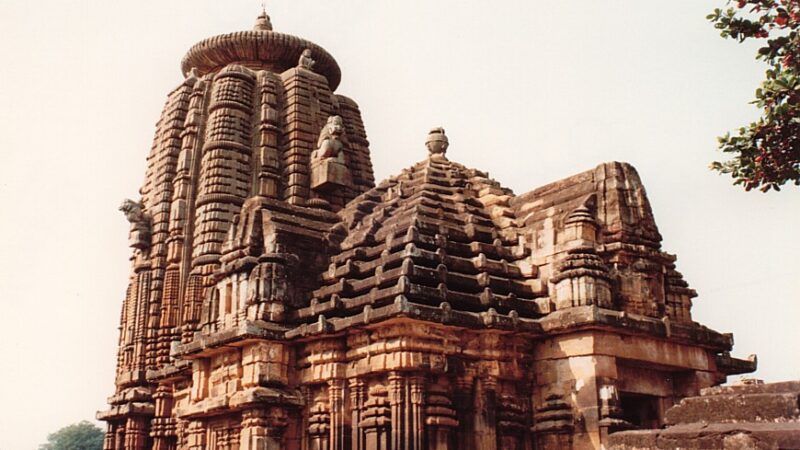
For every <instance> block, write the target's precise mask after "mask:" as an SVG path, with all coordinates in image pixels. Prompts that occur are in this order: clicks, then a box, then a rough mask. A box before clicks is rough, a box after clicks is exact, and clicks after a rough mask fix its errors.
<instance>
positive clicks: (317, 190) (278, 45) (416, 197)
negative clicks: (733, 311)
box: [98, 13, 756, 450]
mask: <svg viewBox="0 0 800 450" xmlns="http://www.w3.org/2000/svg"><path fill="white" fill-rule="evenodd" d="M182 67H183V73H184V74H185V76H186V78H185V80H184V81H183V82H182V83H181V84H179V85H178V86H177V87H176V88H175V90H173V91H172V92H171V93H170V94H169V95H168V98H167V102H166V105H165V107H164V112H163V113H162V116H161V120H160V121H159V122H158V125H157V131H156V136H155V141H154V143H153V147H152V150H151V152H150V155H149V157H148V165H147V173H146V177H145V182H144V185H143V187H142V189H141V196H142V197H141V200H140V201H131V202H130V204H129V205H128V206H129V207H130V208H129V210H130V211H131V212H132V213H131V215H129V217H133V219H134V220H132V223H133V227H134V228H135V229H136V230H140V231H138V232H137V238H136V239H132V243H131V246H132V247H134V249H135V251H134V252H132V256H131V262H132V271H131V276H130V283H129V286H128V290H127V293H126V296H125V300H124V303H123V308H122V316H121V322H120V340H119V353H118V359H117V373H116V392H115V393H114V395H113V396H112V397H110V399H109V403H110V407H109V408H108V409H107V410H106V411H103V412H100V413H98V417H99V418H100V419H102V420H104V421H106V422H107V423H108V432H107V434H106V439H105V444H104V449H106V450H122V449H125V450H144V449H157V450H200V449H225V450H257V449H258V450H264V449H309V450H344V449H348V450H368V449H369V450H372V449H376V450H382V449H392V450H423V449H430V450H445V449H495V448H497V449H520V450H521V449H529V448H532V446H535V448H538V449H560V448H601V446H602V445H605V443H606V442H607V439H608V435H609V433H612V432H615V431H619V430H624V429H633V428H652V427H658V426H660V425H662V424H663V423H664V420H665V419H664V417H665V411H666V410H667V409H668V408H669V407H670V406H672V405H673V404H675V403H677V402H678V401H680V400H681V399H682V398H684V397H687V396H692V395H697V394H698V393H699V392H700V390H701V389H703V388H708V387H711V386H715V385H717V384H720V383H721V382H723V381H725V379H726V377H727V376H728V375H731V374H738V373H746V372H750V371H753V370H755V366H756V364H755V360H754V359H750V360H742V359H736V358H733V357H731V356H730V354H729V351H730V350H731V347H732V344H733V338H732V336H731V335H729V334H721V333H718V332H716V331H713V330H711V329H709V328H706V327H704V326H702V325H700V324H698V323H696V322H694V321H693V320H692V316H691V306H692V299H693V298H694V297H696V294H695V291H694V290H692V289H690V288H689V287H688V285H687V283H686V281H684V279H683V277H682V275H681V274H680V273H679V272H678V271H677V270H676V265H675V261H676V258H675V256H673V255H670V254H669V253H665V252H664V251H662V249H661V235H660V234H659V232H658V228H657V227H656V224H655V221H654V219H653V214H652V211H651V209H650V203H649V202H648V200H647V195H646V194H645V190H644V187H643V186H642V184H641V181H640V180H639V176H638V175H637V173H636V171H635V170H634V169H633V167H631V166H630V165H628V164H624V163H617V162H611V163H604V164H600V165H598V166H597V167H595V168H594V169H591V170H587V171H584V172H581V173H579V174H577V175H574V176H572V177H569V178H567V179H564V180H561V181H558V182H555V183H551V184H547V185H545V186H543V187H540V188H537V189H535V190H532V191H530V192H527V193H524V194H521V195H515V194H514V193H513V192H511V190H509V189H507V188H505V187H503V186H501V185H500V183H498V182H497V181H495V180H493V179H491V178H489V176H488V175H487V174H486V173H484V172H481V171H480V170H476V169H471V168H467V167H465V166H463V165H461V164H458V163H456V162H454V161H451V160H450V159H449V158H450V155H451V154H456V155H457V148H456V149H448V146H449V140H448V137H447V135H446V133H445V130H444V129H443V128H435V129H433V130H431V132H430V133H429V134H428V136H427V138H426V139H425V141H424V144H425V146H426V147H427V149H428V155H427V157H426V158H425V159H423V160H422V161H420V162H418V163H416V164H414V165H413V166H411V167H410V168H408V169H405V170H402V171H401V172H400V173H399V174H397V175H395V176H392V177H390V178H388V179H386V180H384V181H382V182H380V183H379V184H378V185H377V186H376V185H375V184H374V179H373V173H372V165H371V162H370V151H369V142H368V141H367V138H366V132H365V130H364V124H363V123H362V119H361V113H360V111H359V108H358V105H357V104H356V103H355V102H354V101H353V100H351V99H349V98H347V97H345V96H342V95H340V94H337V93H335V90H336V88H337V86H338V85H339V81H340V78H341V72H340V70H339V66H338V64H337V63H336V61H335V60H334V59H333V57H332V56H331V55H330V54H328V52H326V51H325V50H324V49H323V48H321V47H319V46H317V45H316V44H314V43H311V42H309V41H306V40H304V39H301V38H297V37H294V36H290V35H287V34H281V33H278V32H275V31H273V30H272V24H271V21H270V18H269V16H267V15H266V13H265V14H262V15H261V16H259V18H258V20H257V23H256V26H255V28H254V29H253V30H251V31H243V32H236V33H231V34H225V35H222V36H216V37H212V38H209V39H206V40H204V41H201V42H200V43H198V44H196V45H195V46H193V47H192V48H191V49H190V50H189V52H188V53H187V54H186V56H185V57H184V58H183V64H182ZM420 141H421V142H420V150H421V153H422V144H423V142H422V139H420ZM411 150H413V149H411ZM448 150H450V151H449V152H448ZM126 204H127V203H126ZM137 205H140V210H137V209H136V208H137V207H139V206H137ZM134 213H135V214H134ZM140 219H141V220H140ZM145 222H146V229H145V228H144V225H145ZM132 233H133V232H132ZM145 239H146V242H144V240H145ZM145 244H146V245H145Z"/></svg>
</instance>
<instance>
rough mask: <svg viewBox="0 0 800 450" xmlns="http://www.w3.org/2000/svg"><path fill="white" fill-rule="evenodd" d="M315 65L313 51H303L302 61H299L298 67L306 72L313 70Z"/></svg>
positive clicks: (308, 49)
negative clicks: (312, 56)
mask: <svg viewBox="0 0 800 450" xmlns="http://www.w3.org/2000/svg"><path fill="white" fill-rule="evenodd" d="M315 63H316V61H314V59H313V58H311V49H310V48H307V49H305V50H303V53H302V54H301V55H300V61H298V63H297V65H298V66H299V67H302V68H303V69H306V70H313V69H314V64H315Z"/></svg>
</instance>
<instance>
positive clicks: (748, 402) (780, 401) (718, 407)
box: [608, 381, 800, 450]
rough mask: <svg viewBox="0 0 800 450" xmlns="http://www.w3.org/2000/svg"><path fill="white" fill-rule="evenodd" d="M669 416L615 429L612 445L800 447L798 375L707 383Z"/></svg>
mask: <svg viewBox="0 0 800 450" xmlns="http://www.w3.org/2000/svg"><path fill="white" fill-rule="evenodd" d="M666 422H667V427H666V428H664V429H660V430H637V431H624V432H620V433H614V434H612V435H610V436H609V442H608V443H609V449H611V450H639V449H726V450H727V449H742V450H743V449H759V450H761V449H770V450H772V449H781V450H783V449H800V381H787V382H782V383H770V384H761V383H751V384H740V385H736V386H718V387H713V388H708V389H703V391H702V392H701V394H700V396H698V397H689V398H685V399H683V400H682V401H681V402H680V403H679V404H678V405H676V406H675V407H673V408H671V409H670V410H669V411H667V413H666Z"/></svg>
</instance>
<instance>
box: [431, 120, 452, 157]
mask: <svg viewBox="0 0 800 450" xmlns="http://www.w3.org/2000/svg"><path fill="white" fill-rule="evenodd" d="M425 146H426V147H428V152H430V154H431V155H444V154H445V152H447V147H449V146H450V142H449V140H448V139H447V135H446V134H445V133H444V128H442V127H436V128H434V129H432V130H431V131H429V132H428V138H427V139H426V140H425Z"/></svg>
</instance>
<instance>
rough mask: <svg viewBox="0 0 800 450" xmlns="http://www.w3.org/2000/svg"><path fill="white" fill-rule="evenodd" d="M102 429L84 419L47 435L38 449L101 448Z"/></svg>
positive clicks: (96, 449) (76, 449)
mask: <svg viewBox="0 0 800 450" xmlns="http://www.w3.org/2000/svg"><path fill="white" fill-rule="evenodd" d="M102 448H103V430H101V429H100V428H99V427H97V426H96V425H94V424H92V423H90V422H88V421H86V420H84V421H83V422H80V423H76V424H72V425H69V426H66V427H64V428H62V429H60V430H58V431H56V432H55V433H52V434H50V435H49V436H47V443H46V444H42V445H40V446H39V450H102Z"/></svg>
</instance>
